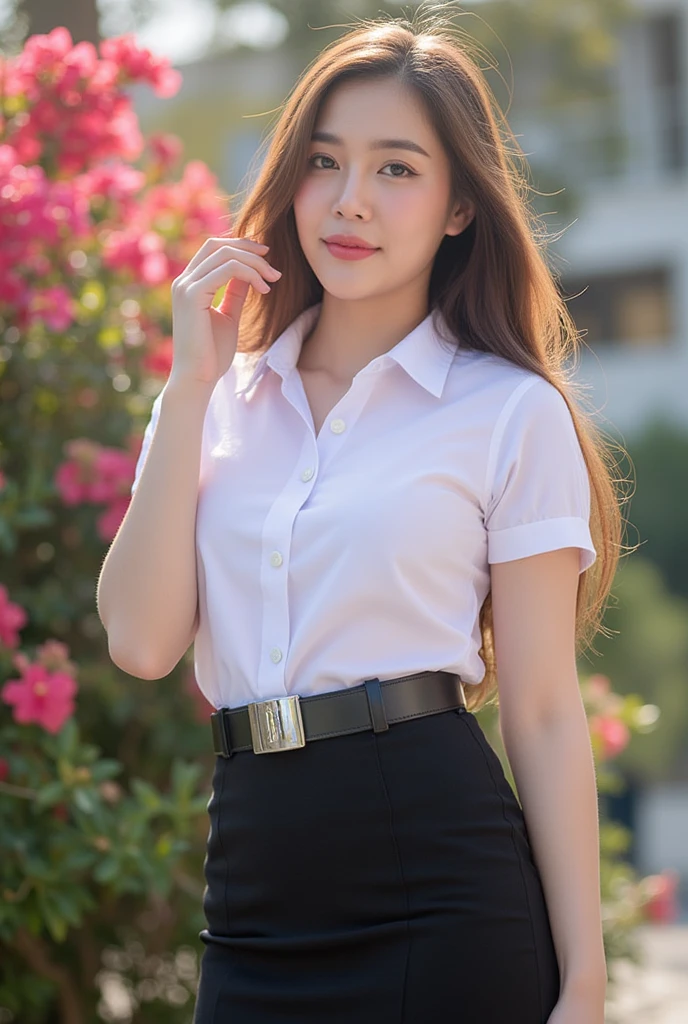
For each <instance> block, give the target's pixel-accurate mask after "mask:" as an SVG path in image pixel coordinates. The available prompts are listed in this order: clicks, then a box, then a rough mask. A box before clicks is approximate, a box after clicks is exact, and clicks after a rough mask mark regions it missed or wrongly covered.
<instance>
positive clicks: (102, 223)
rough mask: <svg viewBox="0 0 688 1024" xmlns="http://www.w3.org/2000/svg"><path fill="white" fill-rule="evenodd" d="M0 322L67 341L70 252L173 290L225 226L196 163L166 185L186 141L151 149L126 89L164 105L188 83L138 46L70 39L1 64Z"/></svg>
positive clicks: (157, 143)
mask: <svg viewBox="0 0 688 1024" xmlns="http://www.w3.org/2000/svg"><path fill="white" fill-rule="evenodd" d="M0 79H1V80H2V93H1V97H0V132H1V137H2V140H3V142H2V145H0V234H2V238H3V245H2V251H1V252H0V315H2V316H3V317H4V318H5V319H7V320H11V321H12V322H13V323H14V324H16V326H17V327H18V328H19V329H20V330H25V329H27V328H30V327H32V326H33V325H34V324H41V323H42V324H44V325H45V327H46V328H47V329H48V330H49V331H51V332H55V333H59V332H64V331H66V330H68V329H69V328H70V327H71V326H72V324H73V323H74V321H75V319H76V316H77V303H76V296H75V294H74V290H73V287H72V285H71V280H72V278H73V271H74V264H73V262H71V257H72V254H73V252H74V251H75V250H76V251H79V252H81V251H84V252H86V253H87V254H88V255H89V256H90V257H91V260H92V262H95V263H96V264H98V263H100V264H102V265H103V267H105V268H107V269H109V270H112V271H114V272H116V273H118V274H120V275H121V276H122V277H123V279H125V280H128V281H131V282H135V283H136V284H140V285H143V286H144V287H145V286H150V285H157V284H163V283H169V282H171V281H172V280H173V279H174V277H176V276H177V274H179V273H180V271H181V270H182V269H183V267H184V266H185V265H186V263H187V262H188V260H189V258H190V257H191V255H192V253H193V251H195V248H197V247H198V245H199V244H200V241H201V240H202V238H203V237H204V236H207V235H208V234H219V233H221V232H222V231H223V230H224V229H225V228H226V227H227V224H226V216H225V212H224V206H223V197H222V196H221V195H220V194H219V193H218V188H217V181H216V178H215V177H214V176H213V175H212V174H211V173H210V171H209V170H208V168H207V167H206V166H205V165H204V164H202V163H200V162H199V161H194V162H192V163H190V164H189V165H188V166H187V167H186V168H185V170H184V172H183V177H182V180H181V181H180V182H166V181H165V180H164V179H165V176H166V175H167V174H168V173H169V171H170V170H171V168H172V167H173V165H174V164H175V162H176V161H177V159H178V158H179V156H180V153H181V144H180V142H179V140H178V139H177V138H176V137H175V136H172V135H168V134H158V135H154V136H153V137H152V138H151V139H150V140H149V150H150V152H149V154H148V165H147V168H146V170H141V169H138V168H135V167H132V166H131V165H130V162H131V161H133V160H137V159H138V158H139V157H141V156H142V155H144V149H145V145H144V139H143V137H142V135H141V132H140V129H139V125H138V120H137V118H136V115H135V112H134V110H133V108H132V103H131V98H130V96H129V95H128V94H127V92H126V87H127V86H129V85H131V84H133V83H139V82H147V83H149V84H150V85H151V86H152V87H153V89H154V90H155V91H156V93H157V94H158V95H160V96H171V95H173V94H174V93H175V92H177V90H178V89H179V86H180V83H181V76H180V74H179V72H178V71H175V70H174V69H173V68H171V67H170V66H169V62H168V61H167V60H165V59H163V58H158V57H154V56H153V55H152V54H151V52H150V51H149V50H146V49H142V48H140V47H138V46H137V45H136V43H135V41H134V38H133V36H131V35H126V36H121V37H119V38H116V39H107V40H104V41H103V42H102V43H101V44H100V56H99V55H98V52H97V51H96V48H95V47H94V46H93V45H92V44H91V43H86V42H84V43H78V44H77V45H76V46H74V45H73V43H72V39H71V36H70V34H69V32H68V31H67V29H66V28H62V27H60V28H56V29H54V30H53V31H52V32H50V33H49V34H48V35H36V36H32V37H31V38H30V39H29V40H28V41H27V43H26V46H25V47H24V50H23V51H22V52H21V53H20V54H18V55H17V56H16V57H12V58H10V59H8V60H0Z"/></svg>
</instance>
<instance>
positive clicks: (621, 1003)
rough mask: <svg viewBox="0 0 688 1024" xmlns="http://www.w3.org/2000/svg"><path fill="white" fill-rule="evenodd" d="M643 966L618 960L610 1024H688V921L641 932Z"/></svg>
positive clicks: (609, 1009) (648, 926)
mask: <svg viewBox="0 0 688 1024" xmlns="http://www.w3.org/2000/svg"><path fill="white" fill-rule="evenodd" d="M637 935H638V941H639V945H640V948H641V953H642V954H643V957H644V959H645V963H644V964H643V965H638V964H634V963H632V962H631V961H628V960H619V961H617V962H616V963H615V964H614V966H613V968H612V974H613V977H614V979H615V981H616V983H615V985H614V986H613V988H612V986H611V985H610V986H609V991H610V992H611V991H613V993H614V997H613V998H609V999H608V1001H607V1014H606V1017H605V1019H606V1022H607V1024H688V921H687V920H685V919H683V915H682V919H680V920H679V921H676V922H674V923H673V924H664V925H652V924H646V925H643V926H642V927H640V928H639V929H638V932H637Z"/></svg>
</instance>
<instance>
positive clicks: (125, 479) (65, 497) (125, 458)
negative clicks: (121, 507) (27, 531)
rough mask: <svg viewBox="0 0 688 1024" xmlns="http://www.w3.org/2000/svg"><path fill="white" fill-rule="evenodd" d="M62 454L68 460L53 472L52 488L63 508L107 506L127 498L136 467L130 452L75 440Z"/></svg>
mask: <svg viewBox="0 0 688 1024" xmlns="http://www.w3.org/2000/svg"><path fill="white" fill-rule="evenodd" d="M65 450H66V451H67V454H68V455H69V456H70V458H69V459H67V460H66V461H65V462H62V463H61V464H60V465H59V466H58V468H57V470H56V472H55V487H56V488H57V490H58V491H59V494H60V497H61V498H62V501H63V502H64V504H65V505H79V504H82V503H83V502H87V501H89V502H95V503H100V502H110V501H113V500H114V499H116V498H117V497H119V496H120V495H122V494H125V495H126V494H129V492H130V488H131V482H132V480H133V479H134V469H135V466H136V463H135V461H134V459H133V458H132V456H131V454H130V453H129V452H127V451H122V449H120V448H107V447H105V446H104V445H99V444H97V443H95V442H93V441H90V440H89V439H88V438H74V439H73V440H72V441H69V442H67V444H66V445H65Z"/></svg>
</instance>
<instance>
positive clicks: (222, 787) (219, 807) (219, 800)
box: [217, 764, 229, 935]
mask: <svg viewBox="0 0 688 1024" xmlns="http://www.w3.org/2000/svg"><path fill="white" fill-rule="evenodd" d="M227 767H229V766H227ZM220 769H221V770H220V792H219V793H218V796H217V841H218V844H219V847H220V850H221V851H222V860H223V862H224V866H225V881H224V886H223V890H222V892H223V899H222V908H223V910H224V912H225V935H229V910H228V908H227V882H228V876H229V859H228V857H227V851H226V850H225V848H224V844H223V842H222V797H223V795H224V790H225V765H224V764H223V765H221V766H220Z"/></svg>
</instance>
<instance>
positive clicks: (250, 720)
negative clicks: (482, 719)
mask: <svg viewBox="0 0 688 1024" xmlns="http://www.w3.org/2000/svg"><path fill="white" fill-rule="evenodd" d="M460 707H463V708H465V707H466V699H465V696H464V690H463V684H462V682H461V677H460V676H458V675H457V674H456V673H454V672H444V671H433V672H416V673H414V674H413V675H410V676H399V677H398V678H396V679H385V680H383V681H382V682H381V681H380V680H379V679H377V678H375V679H366V680H365V682H363V683H361V684H360V685H359V686H352V687H347V688H345V689H341V690H332V691H330V692H328V693H318V694H313V695H311V696H309V697H299V696H298V695H294V696H287V697H275V698H274V699H271V700H261V701H255V702H253V703H251V704H244V705H242V707H239V708H219V709H218V710H217V711H214V712H213V713H212V714H211V716H210V724H211V727H212V733H213V748H214V750H215V753H216V754H219V755H221V756H222V757H231V756H232V754H235V753H238V752H239V751H242V750H253V751H254V753H256V754H269V753H276V752H278V751H284V750H293V749H295V748H298V747H303V746H305V745H306V742H307V741H309V740H322V739H326V738H327V737H329V736H344V735H346V734H347V733H354V732H365V731H366V730H371V729H372V731H373V732H384V731H385V730H386V729H388V728H389V726H390V725H393V724H394V723H395V722H402V721H404V720H405V719H408V718H421V717H422V716H424V715H434V714H437V713H438V712H440V711H450V710H452V709H453V708H460Z"/></svg>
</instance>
